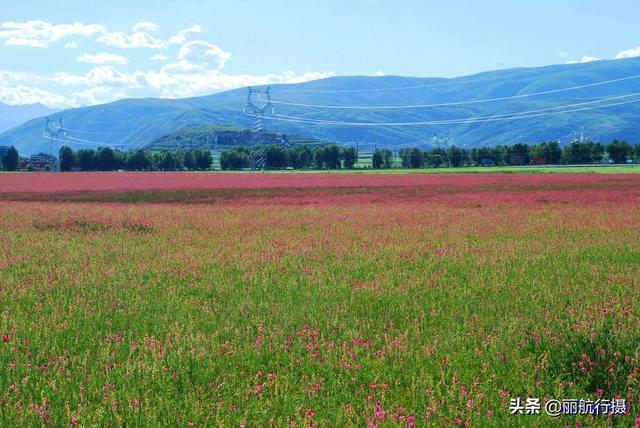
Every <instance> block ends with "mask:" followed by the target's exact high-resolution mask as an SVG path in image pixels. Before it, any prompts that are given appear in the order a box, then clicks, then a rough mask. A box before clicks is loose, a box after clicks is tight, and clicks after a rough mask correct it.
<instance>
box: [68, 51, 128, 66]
mask: <svg viewBox="0 0 640 428" xmlns="http://www.w3.org/2000/svg"><path fill="white" fill-rule="evenodd" d="M76 62H86V63H89V64H119V65H124V64H128V63H129V60H128V59H127V58H125V57H123V56H120V55H114V54H110V53H97V54H95V55H94V54H84V55H82V56H79V57H78V58H76Z"/></svg>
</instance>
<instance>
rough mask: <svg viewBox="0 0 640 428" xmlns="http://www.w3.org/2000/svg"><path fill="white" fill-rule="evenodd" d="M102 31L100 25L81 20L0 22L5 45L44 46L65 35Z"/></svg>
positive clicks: (81, 34) (90, 34) (100, 32)
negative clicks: (69, 21)
mask: <svg viewBox="0 0 640 428" xmlns="http://www.w3.org/2000/svg"><path fill="white" fill-rule="evenodd" d="M104 32H106V29H105V27H103V26H102V25H95V24H89V25H87V24H83V23H81V22H74V23H73V24H60V25H54V24H51V23H49V22H45V21H40V20H32V21H27V22H3V23H1V24H0V40H4V41H5V42H4V43H5V45H8V46H29V47H34V48H46V47H48V46H49V45H50V44H51V43H54V42H57V41H59V40H62V39H64V38H65V37H69V36H82V37H92V36H95V35H97V34H102V33H104Z"/></svg>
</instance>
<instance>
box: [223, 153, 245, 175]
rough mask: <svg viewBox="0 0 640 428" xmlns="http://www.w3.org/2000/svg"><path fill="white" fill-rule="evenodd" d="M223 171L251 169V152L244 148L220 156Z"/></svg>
mask: <svg viewBox="0 0 640 428" xmlns="http://www.w3.org/2000/svg"><path fill="white" fill-rule="evenodd" d="M220 168H222V169H223V170H229V169H242V168H249V151H248V150H247V149H244V148H237V149H233V150H225V151H224V152H222V153H221V154H220Z"/></svg>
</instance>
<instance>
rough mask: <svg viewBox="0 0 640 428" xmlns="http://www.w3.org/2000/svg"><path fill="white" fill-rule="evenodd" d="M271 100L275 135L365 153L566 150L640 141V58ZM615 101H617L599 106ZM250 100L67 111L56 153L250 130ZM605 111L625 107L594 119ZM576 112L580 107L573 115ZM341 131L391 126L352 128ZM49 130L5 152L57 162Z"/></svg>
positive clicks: (377, 81)
mask: <svg viewBox="0 0 640 428" xmlns="http://www.w3.org/2000/svg"><path fill="white" fill-rule="evenodd" d="M567 88H572V89H570V90H566V89H567ZM531 94H535V95H531ZM630 94H638V95H636V96H635V97H633V96H629V95H630ZM620 97H624V98H620ZM271 98H272V99H273V100H274V101H276V102H278V104H275V114H277V115H281V116H277V117H275V118H276V119H278V120H273V118H271V119H269V118H267V119H265V125H266V128H267V129H268V130H269V131H270V132H274V133H286V134H289V135H298V136H302V137H307V138H315V139H318V140H322V141H333V142H339V143H345V144H355V142H358V144H359V145H360V147H370V148H373V147H374V146H376V147H390V148H398V147H403V146H412V147H413V146H416V147H423V148H426V147H429V146H432V145H433V144H434V143H437V144H455V145H459V146H463V145H465V146H467V147H478V146H488V145H495V144H514V143H530V144H532V143H539V142H542V141H549V140H560V141H561V142H562V143H566V142H568V141H570V140H571V139H573V138H575V137H578V136H580V135H583V136H584V137H586V138H590V139H592V140H599V141H603V142H608V141H610V140H612V139H614V138H619V139H626V140H628V141H629V142H632V143H636V142H638V141H640V121H639V120H638V119H639V118H640V102H637V103H627V102H628V101H634V100H639V101H640V58H631V59H624V60H611V61H595V62H590V63H586V64H571V65H553V66H547V67H539V68H516V69H507V70H498V71H490V72H485V73H480V74H476V75H472V76H464V77H457V78H415V77H397V76H383V77H363V76H353V77H333V78H328V79H322V80H316V81H311V82H306V83H299V84H289V85H274V86H272V87H271ZM605 98H610V99H611V101H608V102H604V101H603V102H602V103H601V104H598V103H593V104H589V103H592V102H593V101H595V100H602V99H605ZM246 100H247V90H246V88H243V89H236V90H231V91H227V92H222V93H219V94H215V95H210V96H204V97H198V98H188V99H179V100H169V99H126V100H121V101H117V102H114V103H110V104H104V105H98V106H92V107H83V108H78V109H71V110H66V111H63V112H58V113H56V114H54V115H53V117H54V118H56V119H61V120H62V128H64V129H65V130H64V131H61V130H57V129H54V131H56V130H57V131H58V138H59V139H60V140H64V141H65V142H66V143H62V142H56V143H57V144H66V145H69V146H70V147H72V148H74V149H78V148H83V147H89V146H93V147H97V146H98V145H112V146H113V145H118V146H119V147H123V148H131V149H133V148H138V147H143V146H149V145H153V143H154V142H156V141H158V140H162V138H165V139H166V136H167V135H170V134H174V133H176V132H178V131H180V130H184V129H187V128H198V127H202V126H205V125H211V126H232V127H240V128H250V127H251V126H252V123H253V118H251V117H248V116H247V115H245V114H244V113H243V107H244V105H245V103H246ZM488 100H491V101H488ZM280 102H286V103H291V104H306V105H323V106H339V107H345V106H346V107H360V106H374V107H376V106H387V107H389V106H392V107H393V106H415V105H424V104H429V105H433V104H439V105H438V106H431V107H424V108H398V109H393V108H392V109H370V110H366V109H360V108H347V109H343V108H340V109H338V108H333V109H331V108H318V107H305V106H292V105H284V104H279V103H280ZM585 103H587V104H585ZM620 103H625V104H620ZM442 104H448V105H442ZM604 104H619V105H610V106H609V107H607V108H598V109H591V108H592V107H597V106H600V105H604ZM567 105H574V107H571V108H565V107H563V106H567ZM585 109H588V110H585ZM566 110H574V111H570V112H565V111H566ZM522 112H531V113H528V114H525V115H524V116H527V117H525V118H517V119H513V117H512V118H511V119H507V118H508V117H509V115H511V114H514V113H522ZM268 114H269V115H271V112H270V111H269V112H268ZM282 116H287V117H282ZM488 116H491V117H492V118H489V120H488V121H487V120H486V119H484V120H483V121H479V122H478V121H476V122H469V123H455V124H452V123H447V124H422V125H410V126H397V125H389V124H388V123H390V122H391V123H398V122H401V123H405V122H433V121H450V120H457V119H465V118H478V117H483V118H487V117H488ZM496 116H497V117H496ZM289 117H296V118H304V119H306V120H310V121H313V123H305V122H304V121H302V122H301V121H299V120H298V119H296V121H295V122H294V121H291V120H292V119H290V118H289ZM496 119H498V120H496ZM322 121H326V122H329V123H322ZM337 122H342V123H344V122H363V123H378V124H380V123H382V124H385V125H382V126H353V125H348V126H344V125H343V124H338V123H337ZM45 124H46V122H45V120H44V119H43V118H39V119H34V120H30V121H28V122H26V123H24V124H22V125H20V126H18V127H15V128H13V129H10V130H8V131H6V132H4V133H2V134H0V145H15V146H16V147H17V148H18V150H19V151H20V153H21V154H33V153H37V152H42V151H44V152H48V151H49V150H50V149H51V144H50V141H49V140H47V139H45V138H43V136H42V132H43V129H44V127H45Z"/></svg>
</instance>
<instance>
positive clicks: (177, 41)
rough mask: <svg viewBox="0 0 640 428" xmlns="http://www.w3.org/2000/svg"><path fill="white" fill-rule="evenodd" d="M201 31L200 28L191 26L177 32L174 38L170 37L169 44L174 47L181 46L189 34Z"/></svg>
mask: <svg viewBox="0 0 640 428" xmlns="http://www.w3.org/2000/svg"><path fill="white" fill-rule="evenodd" d="M201 31H202V27H200V26H199V25H192V26H191V27H189V28H185V29H184V30H180V31H179V32H178V34H176V35H175V36H173V37H171V38H170V39H169V43H171V44H174V45H182V44H184V43H185V42H186V41H187V38H188V37H189V34H193V33H199V32H201Z"/></svg>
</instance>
